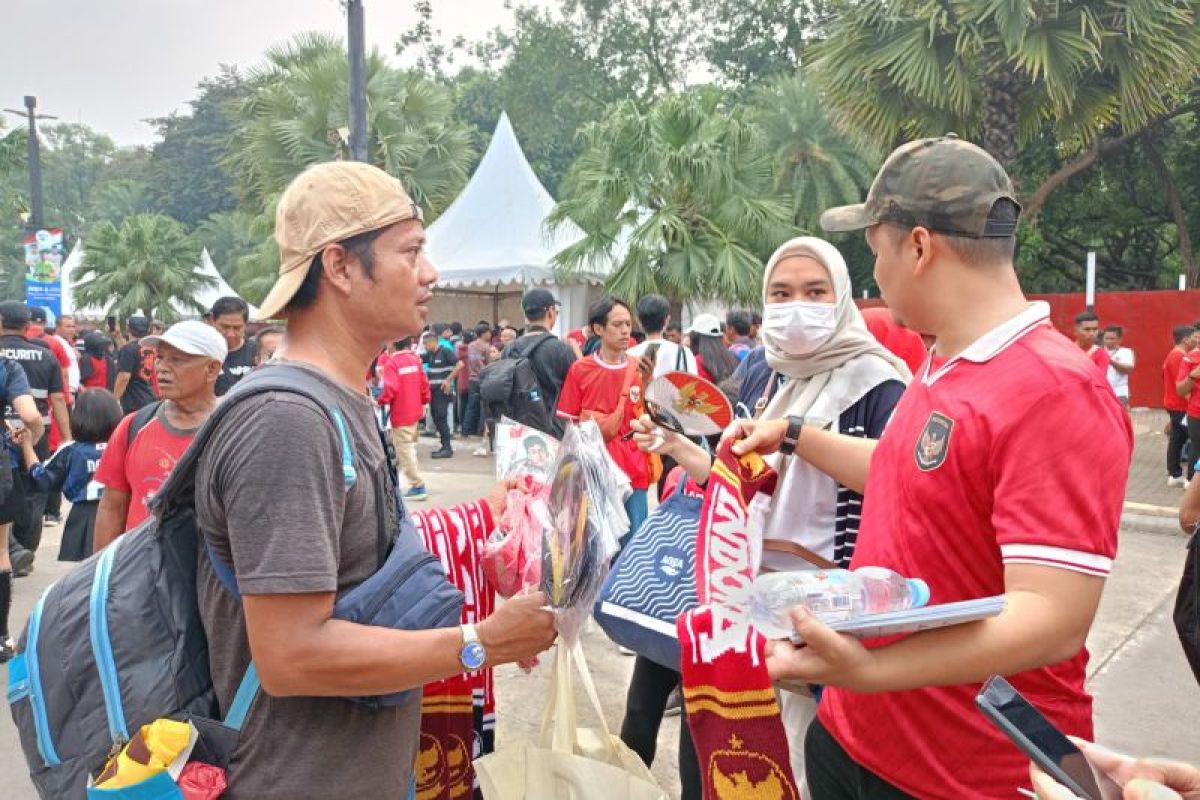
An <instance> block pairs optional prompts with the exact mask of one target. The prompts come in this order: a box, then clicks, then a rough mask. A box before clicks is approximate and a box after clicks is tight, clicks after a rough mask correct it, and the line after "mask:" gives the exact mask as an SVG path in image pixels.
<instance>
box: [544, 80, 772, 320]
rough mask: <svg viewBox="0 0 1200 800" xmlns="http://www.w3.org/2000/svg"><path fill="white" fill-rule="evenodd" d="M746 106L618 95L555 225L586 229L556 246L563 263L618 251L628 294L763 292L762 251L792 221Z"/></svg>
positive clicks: (695, 95)
mask: <svg viewBox="0 0 1200 800" xmlns="http://www.w3.org/2000/svg"><path fill="white" fill-rule="evenodd" d="M746 117H747V114H746V110H745V109H743V108H733V109H729V108H726V107H724V106H723V105H722V98H721V95H720V93H719V92H717V91H715V90H712V89H704V90H693V91H689V92H686V93H683V94H679V95H667V96H665V97H663V98H661V99H660V100H659V101H658V102H656V103H655V104H654V105H653V107H652V108H650V109H649V110H648V111H641V110H639V109H638V108H637V107H636V106H635V105H634V104H633V103H632V102H629V101H625V102H622V103H618V104H617V105H615V106H614V107H613V108H612V109H611V110H610V112H609V114H608V115H607V116H606V117H605V119H604V120H603V121H601V122H598V123H594V124H592V125H589V126H588V127H587V128H585V130H584V133H583V138H584V142H585V148H584V151H583V154H582V155H581V156H580V157H579V159H578V160H577V161H576V162H575V164H574V165H573V166H572V167H571V170H570V172H569V173H568V174H567V179H566V183H565V191H564V195H563V199H562V201H561V202H560V203H559V204H558V206H557V207H556V208H555V210H554V212H553V214H552V215H551V224H552V225H564V224H566V223H567V221H568V220H570V221H572V222H574V223H575V224H577V225H578V226H579V227H580V228H582V230H583V233H584V237H583V239H581V240H580V241H579V242H578V243H576V244H574V245H572V246H571V247H569V248H567V249H566V250H564V251H563V252H562V253H559V254H558V256H556V262H557V264H558V266H559V268H561V269H562V270H564V271H565V272H567V273H570V272H573V271H575V270H581V269H595V268H600V267H604V266H607V265H608V264H610V263H611V262H612V261H613V260H614V259H615V260H617V266H616V269H615V270H614V271H613V273H612V275H611V278H610V279H609V286H610V288H611V289H612V290H613V291H614V292H616V293H618V294H620V295H622V296H624V297H627V298H629V299H630V300H631V301H632V300H635V299H636V298H638V297H641V296H643V295H645V294H650V293H652V292H661V293H663V294H666V295H668V296H670V297H673V298H674V299H676V300H679V301H687V300H692V299H704V298H718V297H719V298H722V299H725V300H728V301H730V302H737V303H747V304H750V303H757V302H759V300H760V298H761V295H760V286H761V282H762V269H763V261H764V259H765V258H766V257H767V256H768V255H769V254H770V253H771V251H772V250H773V249H774V248H775V247H777V246H778V245H779V244H780V243H781V242H783V241H784V240H786V239H787V238H788V237H789V236H791V235H793V234H794V233H795V232H796V227H795V225H794V224H793V222H792V205H791V198H789V197H788V196H787V195H786V194H781V193H778V192H777V191H776V188H775V177H774V175H773V174H772V163H771V156H770V153H769V152H768V151H767V149H766V145H765V142H764V141H763V139H762V134H761V132H760V131H759V129H758V128H757V126H755V125H754V124H752V123H751V122H750V121H749V120H748V119H747V118H746Z"/></svg>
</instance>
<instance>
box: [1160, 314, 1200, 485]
mask: <svg viewBox="0 0 1200 800" xmlns="http://www.w3.org/2000/svg"><path fill="white" fill-rule="evenodd" d="M1171 335H1172V337H1173V338H1174V340H1175V346H1174V347H1172V348H1171V351H1170V352H1169V353H1167V357H1166V359H1164V360H1163V366H1162V376H1163V408H1165V409H1166V410H1167V414H1168V416H1170V418H1171V419H1170V421H1169V422H1168V423H1167V430H1166V434H1167V486H1178V487H1180V488H1183V487H1185V486H1187V482H1188V481H1190V480H1191V479H1192V475H1193V474H1194V473H1195V466H1194V465H1195V460H1194V459H1188V461H1189V463H1188V465H1187V477H1186V478H1184V477H1183V465H1182V464H1181V463H1180V462H1181V460H1182V458H1183V445H1184V443H1185V442H1187V440H1188V429H1187V407H1188V401H1187V396H1186V395H1181V394H1180V393H1179V381H1180V377H1179V367H1180V365H1181V364H1182V363H1183V357H1184V356H1185V355H1186V354H1187V353H1188V351H1189V350H1191V349H1193V348H1194V347H1195V346H1196V329H1195V328H1193V327H1192V326H1191V325H1176V326H1175V329H1174V330H1173V331H1171Z"/></svg>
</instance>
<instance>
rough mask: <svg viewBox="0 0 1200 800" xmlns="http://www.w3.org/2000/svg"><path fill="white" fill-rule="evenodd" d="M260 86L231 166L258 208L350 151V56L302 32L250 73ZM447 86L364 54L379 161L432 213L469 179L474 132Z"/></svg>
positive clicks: (370, 141)
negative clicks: (314, 167)
mask: <svg viewBox="0 0 1200 800" xmlns="http://www.w3.org/2000/svg"><path fill="white" fill-rule="evenodd" d="M248 80H249V81H250V83H251V84H252V86H253V94H252V95H251V96H250V97H249V99H248V100H246V102H245V103H244V105H243V106H242V108H241V111H240V118H241V122H240V124H239V127H238V129H237V132H236V134H235V135H234V139H233V144H232V148H231V151H230V154H229V157H228V158H227V160H226V162H225V163H226V165H227V166H228V168H229V169H230V170H231V171H232V173H233V174H234V175H235V176H236V181H237V184H238V186H239V189H240V193H241V196H242V198H243V200H244V201H245V202H244V204H243V205H244V206H245V207H251V208H258V207H261V206H262V205H263V203H264V202H265V200H266V199H267V198H268V197H270V196H272V195H274V194H276V193H278V192H280V191H282V190H283V188H284V187H285V186H286V185H287V184H288V182H289V181H291V179H292V178H294V177H295V176H296V175H297V174H299V173H300V172H301V171H302V170H303V169H304V168H305V167H307V166H309V165H311V164H315V163H318V162H321V161H329V160H332V159H335V158H340V157H345V155H346V148H345V144H344V142H345V139H347V138H348V130H347V125H348V124H349V123H348V119H349V117H348V112H347V104H348V89H347V63H346V55H345V50H344V48H343V47H342V44H341V41H340V40H339V39H337V38H335V37H331V36H326V35H323V34H315V33H314V34H305V35H301V36H298V37H296V38H295V39H293V40H292V41H291V42H289V43H288V44H286V45H284V46H281V47H275V48H272V49H271V50H269V51H268V52H267V59H266V63H265V64H263V65H262V66H260V67H258V68H256V69H254V70H252V71H250V72H249V73H248ZM452 111H453V100H452V98H451V95H450V92H449V91H448V90H447V89H445V88H444V87H442V86H439V85H436V84H434V83H431V82H430V81H428V80H426V79H424V78H422V77H421V76H419V75H416V74H414V73H409V72H403V71H401V70H398V69H395V68H394V67H391V66H389V65H388V64H387V62H386V61H385V60H384V58H383V57H382V56H381V55H380V54H379V53H378V52H377V51H373V52H372V53H371V54H370V55H369V56H368V57H367V129H368V130H367V145H368V153H369V157H370V160H371V162H372V163H374V164H376V165H377V166H379V167H381V168H383V169H385V170H387V171H388V172H389V173H391V174H393V175H395V176H397V177H399V178H400V179H401V180H402V181H403V182H404V185H405V187H406V188H407V189H408V191H409V193H410V194H411V195H412V197H413V199H414V200H415V201H416V202H417V203H418V204H420V205H421V206H422V208H424V209H425V211H426V212H427V213H430V212H432V213H433V214H436V213H437V212H438V211H440V210H441V209H443V208H445V207H446V206H447V205H448V204H449V203H450V202H451V201H452V200H453V199H454V197H455V196H456V195H457V194H458V191H459V190H460V189H461V188H462V187H463V185H465V184H466V180H467V170H468V168H469V167H470V166H471V163H472V161H473V159H474V157H475V154H474V152H473V150H472V148H471V138H470V133H469V131H468V130H467V128H466V127H465V126H463V125H462V124H461V123H458V122H457V121H455V120H454V119H453V118H452Z"/></svg>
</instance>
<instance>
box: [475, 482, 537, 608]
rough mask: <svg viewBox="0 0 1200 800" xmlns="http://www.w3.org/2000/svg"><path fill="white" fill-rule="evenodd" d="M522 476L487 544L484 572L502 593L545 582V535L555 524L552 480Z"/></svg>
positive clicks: (485, 544) (511, 594) (515, 592)
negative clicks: (553, 519) (551, 488)
mask: <svg viewBox="0 0 1200 800" xmlns="http://www.w3.org/2000/svg"><path fill="white" fill-rule="evenodd" d="M518 480H519V482H520V483H519V485H518V488H516V489H513V490H512V491H510V492H509V493H508V502H507V505H506V507H505V510H504V514H503V515H502V516H501V517H500V521H499V524H498V525H497V526H496V531H495V532H494V533H493V534H492V535H491V537H490V538H489V539H488V540H487V542H485V543H484V545H483V574H484V576H485V577H486V578H487V581H488V583H489V584H491V586H492V588H494V589H495V590H496V593H497V594H499V595H500V596H501V597H512V596H513V595H515V594H519V593H520V592H521V590H522V589H525V588H527V587H533V586H537V585H538V584H539V583H540V582H541V577H542V535H543V531H544V530H545V529H546V528H548V527H549V526H550V524H551V521H550V509H549V506H548V505H547V500H548V498H549V495H550V486H549V484H546V483H541V482H538V481H536V480H535V479H534V478H532V477H531V476H528V475H526V476H524V477H522V478H519V479H518Z"/></svg>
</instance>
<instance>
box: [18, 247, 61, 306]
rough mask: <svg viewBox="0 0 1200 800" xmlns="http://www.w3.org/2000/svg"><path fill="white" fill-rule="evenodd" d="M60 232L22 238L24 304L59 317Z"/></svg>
mask: <svg viewBox="0 0 1200 800" xmlns="http://www.w3.org/2000/svg"><path fill="white" fill-rule="evenodd" d="M65 257H66V252H65V250H64V247H63V231H62V228H43V229H42V230H38V231H34V232H33V233H27V234H25V302H26V303H28V304H29V305H31V306H41V307H42V308H45V309H48V310H49V311H50V312H51V314H53V315H54V316H55V317H58V315H59V314H61V313H62V264H63V259H64V258H65Z"/></svg>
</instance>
